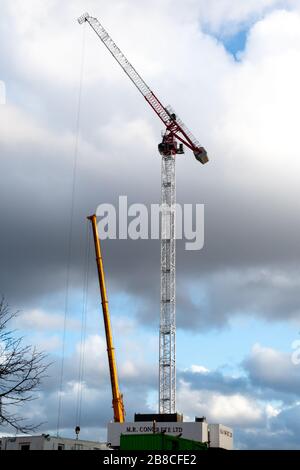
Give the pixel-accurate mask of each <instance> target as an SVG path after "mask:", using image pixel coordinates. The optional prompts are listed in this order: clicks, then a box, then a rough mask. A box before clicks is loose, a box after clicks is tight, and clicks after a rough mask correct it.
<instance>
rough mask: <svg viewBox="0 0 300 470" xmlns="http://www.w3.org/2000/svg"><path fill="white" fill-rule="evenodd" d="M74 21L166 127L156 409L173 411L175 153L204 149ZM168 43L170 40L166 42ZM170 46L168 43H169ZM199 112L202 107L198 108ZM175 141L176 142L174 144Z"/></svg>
mask: <svg viewBox="0 0 300 470" xmlns="http://www.w3.org/2000/svg"><path fill="white" fill-rule="evenodd" d="M78 22H79V23H80V24H83V23H85V22H87V23H89V25H90V26H91V28H92V29H93V30H94V31H95V33H96V34H97V36H98V37H99V38H100V39H101V41H102V42H103V44H104V45H105V46H106V48H107V49H108V50H109V52H110V53H111V54H112V56H113V57H114V58H115V60H116V61H117V62H118V63H119V65H120V66H121V67H122V69H123V70H124V72H125V73H126V75H127V76H128V77H129V78H130V80H131V81H132V82H133V84H134V85H135V86H136V88H137V89H138V90H139V92H140V93H141V94H142V95H143V97H144V98H145V100H146V101H147V103H148V104H149V105H150V106H151V108H152V109H153V110H154V111H155V113H156V114H157V116H158V117H159V118H160V119H161V121H162V122H163V123H164V125H165V127H166V129H165V134H164V136H163V140H162V142H161V143H160V144H159V146H158V150H159V152H160V154H161V155H162V189H161V198H162V201H161V202H162V231H161V313H160V334H159V412H160V413H163V414H164V413H174V412H175V411H176V371H175V332H176V324H175V199H176V196H175V155H177V154H182V153H184V150H183V146H184V145H185V146H187V147H188V148H189V149H191V150H192V152H193V153H194V156H195V158H196V160H198V161H199V162H201V163H202V164H205V163H207V162H208V156H207V153H206V150H205V149H204V148H203V147H202V146H201V145H200V143H199V141H198V140H197V139H196V138H195V137H194V135H193V134H192V133H191V131H190V130H189V129H188V127H187V126H186V125H185V124H184V123H183V121H181V119H179V118H178V116H177V114H176V113H175V112H174V110H173V109H172V108H171V107H170V106H166V107H165V106H164V105H163V104H162V103H161V101H160V100H159V99H158V98H157V96H156V95H155V94H154V93H153V91H152V90H151V89H150V88H149V86H148V85H147V84H146V82H145V81H144V80H143V79H142V77H141V76H140V75H139V74H138V72H137V71H136V69H135V68H134V67H133V66H132V64H131V63H130V62H129V61H128V59H127V58H126V57H125V55H124V54H123V53H122V51H121V50H120V49H119V47H118V46H117V45H116V44H115V42H114V41H113V40H112V38H111V37H110V35H109V34H108V32H107V31H106V30H105V29H104V27H103V26H102V25H101V24H100V22H99V21H98V19H97V18H93V17H92V16H90V15H89V14H88V13H85V14H83V15H82V16H81V17H80V18H79V19H78ZM170 44H171V43H170ZM170 47H172V44H171V46H170ZM198 112H202V110H200V109H199V110H198ZM178 141H179V145H178Z"/></svg>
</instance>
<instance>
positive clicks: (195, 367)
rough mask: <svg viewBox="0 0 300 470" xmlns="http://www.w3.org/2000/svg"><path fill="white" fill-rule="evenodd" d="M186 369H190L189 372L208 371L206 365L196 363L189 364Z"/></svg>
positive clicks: (203, 372)
mask: <svg viewBox="0 0 300 470" xmlns="http://www.w3.org/2000/svg"><path fill="white" fill-rule="evenodd" d="M187 370H190V371H191V372H193V373H195V374H206V373H207V372H209V370H208V369H207V368H206V367H204V366H199V365H196V364H193V365H191V367H190V369H187Z"/></svg>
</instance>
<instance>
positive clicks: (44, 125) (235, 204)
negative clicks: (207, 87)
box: [0, 2, 300, 329]
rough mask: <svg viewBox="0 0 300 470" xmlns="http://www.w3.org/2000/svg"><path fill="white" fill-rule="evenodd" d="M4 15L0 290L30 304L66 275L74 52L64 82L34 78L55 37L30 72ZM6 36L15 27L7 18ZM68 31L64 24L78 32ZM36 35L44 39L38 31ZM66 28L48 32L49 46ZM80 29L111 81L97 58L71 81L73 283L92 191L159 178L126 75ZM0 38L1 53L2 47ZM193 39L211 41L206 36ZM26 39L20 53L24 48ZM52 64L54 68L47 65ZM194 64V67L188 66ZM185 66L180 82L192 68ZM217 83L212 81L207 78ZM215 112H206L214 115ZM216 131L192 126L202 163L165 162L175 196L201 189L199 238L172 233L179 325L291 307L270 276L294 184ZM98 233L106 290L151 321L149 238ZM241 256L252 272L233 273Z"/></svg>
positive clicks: (132, 198) (155, 266)
mask: <svg viewBox="0 0 300 470" xmlns="http://www.w3.org/2000/svg"><path fill="white" fill-rule="evenodd" d="M79 6H80V2H78V7H79ZM4 11H7V12H9V9H7V10H4ZM51 11H52V10H51ZM67 13H68V9H64V12H63V14H64V15H67ZM51 14H53V12H52V13H51ZM49 21H51V17H50V19H49ZM72 21H73V19H72ZM7 22H8V23H7V24H9V25H10V27H9V28H7V27H5V25H4V23H3V24H2V26H1V29H0V35H1V37H2V39H4V38H5V41H4V40H1V46H0V50H1V60H3V61H4V63H3V65H4V78H6V81H7V88H8V106H7V107H5V106H3V107H2V108H1V111H0V112H1V119H2V122H5V123H6V127H7V128H8V130H7V131H6V133H5V132H4V131H3V132H2V134H1V137H0V145H1V189H0V191H1V200H0V209H1V246H0V259H1V278H0V285H1V291H2V292H3V294H5V295H6V296H7V298H8V300H9V302H10V303H11V304H12V305H16V307H17V308H26V307H28V306H30V307H32V306H34V305H38V304H39V303H40V302H41V301H42V300H43V299H45V298H47V297H51V298H55V296H56V297H57V299H58V304H59V302H60V299H61V298H62V295H63V291H64V288H65V279H66V265H67V253H68V231H69V222H70V207H71V191H72V175H73V163H74V141H75V136H74V132H75V127H76V106H77V104H76V103H77V99H78V92H77V90H78V83H77V80H78V79H77V77H78V69H79V64H78V63H77V62H79V61H80V57H79V56H80V53H79V51H78V57H77V62H76V61H75V62H74V61H71V60H70V67H71V70H72V72H70V75H72V73H73V74H74V78H73V79H71V80H70V82H65V81H64V80H62V81H57V80H53V81H51V79H50V78H49V79H46V78H45V74H46V72H45V70H46V62H47V61H49V62H51V63H52V62H53V61H54V64H53V67H54V68H55V60H54V57H55V54H56V52H57V51H55V48H54V49H51V47H50V51H49V50H48V49H47V53H48V54H49V53H50V56H49V57H47V55H46V51H45V56H44V57H43V56H42V60H44V61H45V63H44V64H43V63H41V64H40V65H41V71H40V75H35V76H34V77H31V78H32V79H31V80H30V79H29V75H30V72H29V71H28V70H27V69H26V60H25V57H24V55H22V54H24V48H25V52H26V41H24V44H25V46H22V47H20V43H18V42H17V41H13V40H12V39H13V37H14V35H15V32H16V31H15V28H18V25H17V22H16V21H15V18H13V17H11V16H7ZM68 28H70V31H71V33H72V35H74V34H76V33H75V30H76V31H77V29H76V28H77V25H76V26H75V25H73V24H71V21H70V22H68ZM17 37H18V38H19V40H22V33H21V32H20V29H18V30H17ZM37 37H38V36H37ZM72 37H73V36H72ZM79 37H81V32H80V30H79V26H78V46H79V45H80V39H79ZM9 38H11V41H9ZM41 39H42V40H45V38H44V36H43V37H42V38H41ZM67 40H68V38H67V37H66V36H62V47H65V46H66V44H65V43H64V42H63V41H67ZM86 41H87V44H88V49H89V47H90V46H91V45H92V44H93V46H92V51H93V54H94V53H95V52H96V53H97V54H98V56H97V57H94V56H92V54H91V53H89V52H88V53H87V64H86V68H87V70H89V67H91V60H93V61H99V66H98V69H97V71H98V72H97V73H98V74H100V75H101V73H100V71H101V63H102V61H103V60H105V65H106V66H108V67H111V73H112V74H113V83H110V82H109V72H108V71H106V72H105V74H106V75H105V74H104V75H103V77H102V78H101V77H100V78H99V80H96V79H95V78H94V79H93V80H90V79H89V80H87V81H86V83H85V84H84V89H83V103H82V114H81V119H80V125H81V127H80V146H79V156H78V165H77V174H76V185H75V199H74V220H73V223H74V225H73V233H72V252H71V255H72V257H71V283H72V287H74V289H76V288H81V285H82V279H83V275H84V273H83V271H84V267H83V263H84V249H85V246H84V245H85V218H86V216H87V215H88V214H90V213H91V212H94V211H95V209H96V207H97V205H98V204H99V203H101V202H110V203H115V204H117V199H118V196H119V195H121V194H126V195H128V198H129V202H144V203H148V204H149V203H151V202H154V203H158V202H159V192H160V162H159V157H158V156H157V150H156V145H157V141H158V138H159V132H160V126H159V123H158V122H156V121H155V117H154V116H151V113H150V111H148V110H147V109H146V108H145V103H144V102H143V100H141V99H140V97H139V96H137V93H136V90H134V88H133V87H131V86H130V85H131V84H130V83H128V84H127V83H126V77H122V72H121V71H118V70H117V68H116V67H115V64H113V63H112V61H108V59H110V58H106V55H105V52H106V51H104V50H103V48H101V44H96V38H94V37H93V36H91V35H90V34H87V38H86ZM206 41H209V39H206ZM9 42H10V43H11V44H12V47H13V51H14V54H9V55H8V54H7V47H6V45H7V44H8V43H9ZM94 43H95V44H94ZM55 45H56V43H55V44H53V47H54V46H55ZM47 46H48V47H49V45H48V44H47ZM50 46H51V41H50ZM206 46H207V47H210V48H212V50H213V51H214V52H216V50H215V49H214V48H215V47H216V45H215V44H214V45H208V44H206ZM27 47H28V48H30V44H29V45H28V46H27ZM31 47H32V45H31ZM41 47H42V46H41ZM147 47H148V46H147ZM199 47H202V46H201V45H200V43H199ZM27 52H28V53H29V54H31V53H32V51H31V50H30V49H28V51H27ZM149 60H150V59H149ZM222 60H223V61H224V63H226V60H227V59H226V57H225V56H224V57H223V58H222ZM58 65H59V63H58V64H57V66H58ZM226 67H229V65H228V64H227V63H226V66H225V65H224V68H226ZM232 67H233V65H232ZM109 70H110V69H109ZM54 72H55V76H56V75H57V74H58V72H57V71H55V70H54ZM36 73H37V71H36V70H35V74H36ZM197 73H198V72H197ZM171 75H172V71H170V77H171ZM12 77H13V78H12ZM75 77H76V78H75ZM197 77H198V75H197V74H196V75H195V80H197ZM186 78H187V80H188V82H189V86H190V87H191V94H193V86H194V84H193V82H192V79H191V77H186ZM101 80H102V81H101ZM153 80H154V82H155V81H156V80H157V77H156V78H155V77H154V79H153ZM100 84H101V86H100ZM219 85H220V82H219V81H217V83H216V84H215V86H216V87H217V86H219ZM162 88H163V87H162ZM170 88H171V89H170V92H169V93H170V95H171V98H172V97H173V99H175V100H176V98H178V101H179V103H181V105H182V99H181V98H180V97H178V95H179V93H178V91H179V90H178V89H176V86H175V85H173V84H172V86H171V87H170ZM25 96H27V97H29V98H25ZM197 99H199V105H200V102H201V99H203V92H202V91H201V90H199V98H197V96H194V100H195V102H196V103H197ZM211 99H212V110H208V111H209V112H208V118H209V120H212V121H213V120H214V119H215V118H217V104H218V103H216V102H215V98H213V95H212V96H211ZM220 103H222V102H220ZM175 104H176V103H174V105H175ZM220 106H223V104H220ZM8 108H9V109H8ZM11 108H13V110H11ZM18 109H20V110H21V115H20V114H19V111H17V110H18ZM183 114H184V116H185V117H186V120H187V121H188V118H189V116H190V118H191V121H193V120H194V125H195V123H197V124H198V126H199V128H200V129H201V125H202V124H203V122H204V121H203V118H201V119H200V120H199V121H197V120H195V118H194V116H191V111H190V109H189V107H188V105H185V109H184V113H183ZM216 121H217V125H218V126H220V125H221V121H220V120H219V121H218V119H216ZM28 122H29V123H31V124H30V125H29V130H30V132H32V135H31V136H30V137H28ZM206 127H207V124H205V128H206ZM35 128H36V129H37V131H36V135H35V133H34V132H35ZM45 129H47V131H45ZM0 132H1V131H0ZM222 132H223V130H221V131H220V133H219V138H220V137H222V138H223V144H222V142H214V141H213V137H214V136H218V128H217V126H216V127H215V128H214V129H213V132H211V133H209V134H208V135H207V138H206V137H205V133H203V131H202V140H203V144H204V145H205V146H206V147H208V151H209V154H210V156H211V161H210V163H209V165H207V166H205V167H201V166H200V165H198V164H197V162H196V161H195V160H194V159H193V157H192V155H190V154H189V152H187V155H186V156H185V157H183V158H182V159H181V160H178V164H177V186H178V202H182V203H184V202H193V203H205V246H204V249H203V250H201V251H199V252H187V251H185V250H184V248H183V243H178V249H177V260H178V261H177V266H178V271H177V280H178V325H179V326H180V327H182V328H190V329H193V328H195V327H196V328H198V329H201V328H208V327H220V326H223V325H225V324H226V323H227V321H228V319H229V318H230V317H231V316H232V315H234V314H236V313H245V314H253V313H254V314H258V315H261V316H264V317H267V318H268V319H270V320H271V319H275V320H276V319H282V318H298V317H299V309H298V298H297V290H298V286H299V284H295V283H293V282H291V285H288V283H287V284H282V285H274V284H272V276H273V274H274V271H276V270H278V271H281V272H282V273H283V274H285V273H287V272H290V270H291V268H293V269H294V271H293V272H294V273H295V275H296V277H297V278H298V277H299V276H298V269H297V268H296V263H295V257H296V256H297V255H298V253H299V240H298V236H297V234H298V233H299V228H300V227H299V218H298V216H297V214H298V209H297V208H296V201H297V197H296V194H295V197H294V200H293V198H292V197H291V195H292V192H293V191H296V185H295V184H294V182H292V181H291V182H290V185H289V191H286V190H284V188H283V187H282V186H281V187H276V184H275V183H276V182H277V181H278V175H277V173H275V172H274V170H273V169H272V163H271V164H270V168H269V169H268V170H267V168H266V166H265V165H263V166H262V167H259V166H256V163H257V158H255V160H254V163H253V166H251V159H252V158H253V155H252V156H251V154H250V151H249V153H247V151H245V153H244V154H240V155H238V156H237V155H236V152H237V149H236V148H235V147H239V145H240V144H239V143H238V140H239V136H238V135H235V136H234V135H233V136H232V139H233V140H232V142H233V144H231V145H232V146H231V147H227V146H226V139H225V138H224V137H223V135H222ZM14 134H15V138H14ZM39 134H40V135H39ZM7 135H8V136H11V138H9V137H7ZM234 137H235V138H236V141H234ZM205 140H207V142H205ZM258 150H259V149H258ZM237 158H238V160H236V159H237ZM243 164H244V165H245V168H246V169H250V172H251V173H250V175H249V174H247V171H242V170H241V168H242V165H243ZM289 171H290V170H289V169H288V168H286V169H283V174H282V179H283V180H284V178H288V177H289ZM239 172H240V173H239ZM272 178H274V184H273V183H272V181H271V179H272ZM291 201H293V202H292V203H291ZM291 228H292V229H291ZM104 246H105V248H104V249H105V262H106V270H107V272H108V279H109V281H110V285H111V289H112V293H114V292H118V291H120V289H121V290H122V291H126V292H129V293H130V294H131V295H132V296H133V297H134V296H136V297H137V298H138V299H143V308H142V309H141V312H140V316H139V318H140V319H141V321H142V322H146V323H151V322H153V309H154V308H155V309H156V310H158V307H159V243H158V242H155V241H138V242H132V241H107V242H105V245H104ZM249 270H252V271H251V272H252V273H253V279H251V275H250V277H249V275H248V274H247V273H248V272H249ZM262 270H265V272H266V273H267V274H266V276H265V277H263V276H261V275H260V273H261V271H262ZM228 271H229V274H228ZM256 276H257V279H255V277H256ZM187 285H193V286H195V289H196V288H197V286H198V288H199V290H201V291H205V302H204V303H203V304H201V302H200V301H199V302H200V305H199V304H198V300H197V296H195V295H194V296H193V295H192V294H190V293H189V291H188V289H186V286H187ZM155 299H156V300H155ZM254 299H255V300H254Z"/></svg>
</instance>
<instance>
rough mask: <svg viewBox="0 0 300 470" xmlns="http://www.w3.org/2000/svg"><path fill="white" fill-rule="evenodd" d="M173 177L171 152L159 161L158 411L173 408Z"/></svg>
mask: <svg viewBox="0 0 300 470" xmlns="http://www.w3.org/2000/svg"><path fill="white" fill-rule="evenodd" d="M175 204H176V179H175V155H169V156H163V157H162V161H161V264H160V282H161V284H160V292H161V298H160V329H159V412H160V413H175V411H176V349H175V346H176V317H175V308H176V295H175V294H176V290H175V286H176V229H175V219H176V210H175Z"/></svg>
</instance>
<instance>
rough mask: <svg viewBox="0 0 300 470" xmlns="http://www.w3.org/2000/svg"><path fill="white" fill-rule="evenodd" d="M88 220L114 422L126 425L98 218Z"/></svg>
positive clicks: (92, 217)
mask: <svg viewBox="0 0 300 470" xmlns="http://www.w3.org/2000/svg"><path fill="white" fill-rule="evenodd" d="M88 219H89V220H90V222H91V225H92V229H93V238H94V245H95V253H96V263H97V270H98V279H99V287H100V294H101V301H102V312H103V319H104V327H105V336H106V344H107V356H108V364H109V373H110V382H111V390H112V397H113V399H112V405H113V410H114V421H115V422H116V423H124V421H125V410H124V404H123V396H122V394H121V393H120V390H119V381H118V372H117V363H116V356H115V348H114V345H113V337H112V329H111V323H110V315H109V309H108V299H107V293H106V285H105V275H104V267H103V260H102V254H101V246H100V240H99V234H98V227H97V218H96V216H95V215H91V216H90V217H88Z"/></svg>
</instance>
